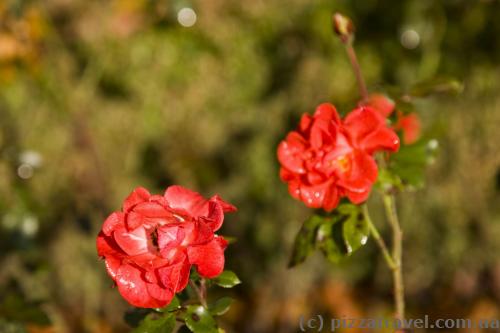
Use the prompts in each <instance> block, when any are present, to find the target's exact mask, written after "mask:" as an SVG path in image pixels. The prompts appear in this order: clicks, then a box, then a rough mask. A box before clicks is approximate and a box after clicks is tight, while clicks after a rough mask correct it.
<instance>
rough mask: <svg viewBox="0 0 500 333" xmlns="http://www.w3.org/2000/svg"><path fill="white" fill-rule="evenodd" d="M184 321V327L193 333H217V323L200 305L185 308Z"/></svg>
mask: <svg viewBox="0 0 500 333" xmlns="http://www.w3.org/2000/svg"><path fill="white" fill-rule="evenodd" d="M184 320H185V322H186V326H187V327H188V328H189V329H190V330H191V332H194V333H218V332H219V330H218V328H217V322H216V321H215V319H214V318H213V317H212V315H211V314H210V312H208V310H207V309H205V308H204V307H203V306H201V305H190V306H188V307H187V312H186V314H185V317H184Z"/></svg>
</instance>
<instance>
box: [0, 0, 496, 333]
mask: <svg viewBox="0 0 500 333" xmlns="http://www.w3.org/2000/svg"><path fill="white" fill-rule="evenodd" d="M185 7H190V8H192V9H193V10H194V13H196V22H194V25H193V26H191V27H185V26H183V25H181V24H180V23H179V21H180V22H181V23H183V24H184V25H191V24H193V21H194V17H193V13H192V12H190V11H187V12H186V11H184V12H183V15H179V16H178V13H180V11H181V9H183V8H185ZM336 10H341V11H343V12H346V13H347V14H349V15H350V16H351V17H352V18H353V21H354V22H355V23H356V26H357V33H356V44H355V45H356V48H357V50H358V52H359V58H360V62H361V66H362V69H363V71H364V74H365V76H366V79H367V82H368V85H369V87H370V90H371V91H378V90H385V89H387V91H390V90H391V89H392V88H393V87H402V88H403V89H404V91H408V90H410V89H411V87H413V86H414V84H417V83H419V82H425V81H426V80H429V79H431V78H433V77H435V76H437V75H438V74H439V75H440V76H442V77H448V76H449V77H457V78H458V79H459V80H460V81H461V82H463V83H464V89H463V93H462V94H461V95H460V96H459V97H439V98H434V99H425V100H424V99H416V111H417V112H418V113H419V114H420V116H421V117H422V119H423V127H424V129H425V130H426V132H425V133H424V134H425V135H424V137H425V138H426V139H431V138H432V139H436V140H437V142H438V143H439V146H440V148H439V156H438V158H436V162H435V163H434V164H433V166H432V167H431V168H430V171H429V172H428V173H427V174H426V178H427V181H426V183H427V184H428V186H427V187H426V188H425V189H423V190H420V191H418V192H414V193H405V194H403V196H404V198H401V199H404V200H400V203H401V204H400V207H399V210H400V212H401V215H402V221H403V225H404V228H405V244H406V245H405V254H406V256H405V279H406V281H407V293H408V306H409V314H410V315H413V316H417V315H419V314H423V313H427V314H429V315H430V316H431V317H432V316H434V317H460V316H467V317H471V318H484V317H495V316H496V317H498V316H499V315H500V306H498V303H499V301H500V257H499V256H498V253H500V242H499V241H498V240H499V239H500V208H499V207H500V146H499V145H498V142H499V141H500V131H498V124H500V96H499V94H498V92H499V91H500V83H499V82H498V81H499V80H498V78H499V77H500V63H499V61H498V60H499V59H500V37H499V36H500V20H498V14H499V13H500V2H499V1H496V0H489V1H486V0H483V1H480V0H446V1H434V0H405V1H388V0H351V1H347V0H337V1H323V0H321V1H308V0H291V1H287V2H286V3H285V2H283V1H278V0H267V1H262V0H255V1H222V0H210V1H206V0H198V1H194V0H193V1H187V0H168V1H167V0H157V1H154V0H110V1H85V0H72V1H70V0H31V1H27V0H26V1H21V0H6V1H2V2H0V250H1V251H0V264H1V267H2V269H1V270H0V331H2V332H3V331H6V332H23V331H26V330H27V331H29V332H121V331H126V330H127V325H126V323H125V321H124V320H123V313H124V311H125V310H126V309H127V305H126V304H125V303H124V301H123V300H122V299H121V298H120V297H119V295H118V292H117V291H116V290H114V289H113V288H111V282H110V281H111V280H110V279H109V278H108V277H107V276H106V273H105V269H104V264H103V263H102V262H100V261H98V260H97V258H96V251H95V243H94V242H95V236H96V233H97V230H98V229H99V225H100V224H101V223H102V221H103V219H104V218H105V217H106V214H107V213H108V212H110V211H112V210H115V209H116V208H117V206H118V205H119V202H120V201H121V200H122V199H123V198H124V197H125V196H126V195H127V194H128V193H129V191H130V190H131V189H133V188H134V187H135V186H137V185H144V186H146V187H148V188H152V189H156V190H157V191H158V192H160V191H162V189H164V188H165V187H166V186H167V185H169V184H175V183H177V184H181V185H184V186H187V187H189V188H193V189H198V190H200V191H201V192H203V193H204V194H205V195H209V194H212V193H220V194H221V195H222V196H223V197H224V198H225V199H227V200H228V201H229V202H231V203H235V204H236V205H237V206H238V207H239V213H238V214H236V215H234V216H231V217H229V218H228V221H227V223H225V225H224V228H223V230H222V231H221V233H222V234H227V235H231V236H236V237H237V239H238V240H237V242H236V243H234V244H232V245H231V246H230V247H229V248H228V250H227V265H228V268H230V269H231V270H234V271H235V272H237V273H238V275H239V276H240V277H241V279H242V280H243V281H244V284H242V286H238V287H236V288H235V292H234V295H233V296H234V298H235V299H236V301H235V302H234V304H233V305H232V307H231V310H230V311H229V312H228V313H226V314H225V315H224V316H223V317H222V319H221V320H222V322H221V325H222V326H223V327H225V328H226V329H227V331H228V332H294V331H297V329H298V318H299V317H300V315H304V316H307V315H309V314H311V313H325V314H328V315H329V316H336V317H340V316H341V315H346V316H353V317H356V316H357V317H362V316H369V315H371V316H379V315H387V314H388V311H389V309H390V302H391V295H390V293H391V290H390V274H389V272H387V271H386V269H385V266H384V264H383V262H382V261H381V260H382V259H381V257H380V256H379V255H378V252H377V250H376V247H375V245H374V244H373V242H372V241H369V242H368V244H367V246H365V247H362V248H360V249H358V250H357V251H356V252H355V253H354V254H353V256H356V257H357V258H356V259H357V260H352V262H351V261H349V260H347V261H346V262H345V263H344V264H342V265H343V266H342V267H341V268H338V267H336V266H328V265H325V261H324V260H322V258H320V257H319V256H313V257H312V258H310V259H309V260H307V262H306V263H305V264H304V265H301V266H299V267H297V268H294V269H287V260H288V259H289V257H288V256H289V253H290V251H291V249H292V244H293V236H294V235H295V234H296V232H297V231H298V229H299V228H300V222H301V221H303V220H304V219H305V218H306V216H307V215H308V214H309V213H308V211H307V209H305V208H304V207H303V205H300V204H299V203H297V202H295V201H293V200H292V199H291V198H290V197H289V195H288V194H287V189H286V186H285V185H284V184H281V183H280V180H279V177H278V164H277V161H276V157H275V148H276V145H277V143H278V142H279V140H280V139H282V137H283V135H284V134H285V133H286V132H287V131H288V130H290V129H291V127H292V126H294V125H293V124H295V123H296V122H297V120H298V118H299V117H300V115H301V114H302V113H303V112H312V110H313V109H314V107H315V106H316V105H317V104H319V103H321V102H325V101H331V102H334V103H335V104H336V105H337V106H338V107H339V109H340V110H343V111H346V110H349V109H351V108H352V107H353V106H354V105H355V103H356V101H357V99H358V96H357V92H356V84H355V81H354V76H353V74H352V72H351V69H350V67H349V63H348V60H347V58H346V56H345V54H344V51H343V49H342V46H341V45H340V43H339V42H338V41H337V40H336V39H335V38H334V37H332V32H331V22H330V19H331V17H330V16H331V13H332V12H333V11H336ZM370 205H372V206H373V208H374V210H376V208H377V207H378V206H379V205H380V203H379V202H377V201H374V202H370ZM373 217H374V220H375V221H376V224H378V225H379V226H380V227H381V229H383V223H382V222H383V221H382V220H380V219H381V218H382V215H381V214H380V215H379V216H377V214H374V216H373ZM383 233H384V236H387V235H386V234H385V231H384V232H383ZM216 296H217V295H213V297H214V300H215V299H216Z"/></svg>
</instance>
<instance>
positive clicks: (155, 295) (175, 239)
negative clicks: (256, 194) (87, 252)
mask: <svg viewBox="0 0 500 333" xmlns="http://www.w3.org/2000/svg"><path fill="white" fill-rule="evenodd" d="M235 210H236V208H235V207H234V206H232V205H230V204H228V203H226V202H224V201H223V200H222V199H220V198H219V196H214V197H212V198H210V199H209V200H206V199H204V198H203V197H202V196H201V195H200V194H198V193H196V192H192V191H190V190H188V189H185V188H183V187H181V186H171V187H169V188H167V190H166V191H165V194H164V195H163V196H161V195H151V194H150V193H149V192H148V191H147V190H146V189H144V188H141V187H139V188H137V189H135V190H134V191H133V192H132V193H131V194H130V195H129V196H128V197H127V199H125V202H124V203H123V209H122V211H121V212H114V213H112V214H111V215H110V216H109V217H108V218H107V219H106V221H104V224H103V226H102V230H101V232H100V233H99V235H98V236H97V252H98V254H99V256H100V257H103V258H104V259H105V262H106V269H107V271H108V274H109V275H110V276H111V278H112V279H113V280H114V281H115V283H116V285H117V286H118V290H119V291H120V294H121V295H122V296H123V297H124V298H125V299H126V300H127V301H128V302H129V303H130V304H132V305H134V306H137V307H144V308H154V307H163V306H165V305H167V304H168V303H170V301H171V300H172V298H173V297H174V295H175V293H177V292H180V291H181V290H183V289H184V288H185V287H186V284H187V283H188V281H189V272H190V269H191V266H192V265H195V266H196V268H197V270H198V272H199V274H200V275H201V276H203V277H207V278H213V277H215V276H217V275H219V274H220V273H221V272H222V271H223V269H224V249H225V247H226V245H227V242H226V240H224V238H222V237H220V236H217V235H216V234H215V232H216V231H217V230H218V229H219V228H220V227H221V225H222V222H223V220H224V213H225V212H232V211H235Z"/></svg>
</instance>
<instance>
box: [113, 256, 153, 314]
mask: <svg viewBox="0 0 500 333" xmlns="http://www.w3.org/2000/svg"><path fill="white" fill-rule="evenodd" d="M141 275H142V272H141V270H140V269H139V268H138V267H136V266H133V265H128V264H127V265H122V266H120V267H119V268H118V270H117V272H116V284H117V286H118V291H119V292H120V294H121V295H122V296H123V298H125V300H127V302H129V303H130V304H132V305H133V306H137V307H140V308H157V307H161V306H163V303H162V302H160V301H158V300H157V299H155V298H153V297H151V295H150V294H149V292H148V289H147V286H146V282H145V281H144V280H143V279H142V277H141Z"/></svg>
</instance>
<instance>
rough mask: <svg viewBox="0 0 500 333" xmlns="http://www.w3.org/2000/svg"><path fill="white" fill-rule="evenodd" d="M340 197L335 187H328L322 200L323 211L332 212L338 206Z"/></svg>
mask: <svg viewBox="0 0 500 333" xmlns="http://www.w3.org/2000/svg"><path fill="white" fill-rule="evenodd" d="M339 201H340V196H339V194H338V190H337V187H336V186H329V187H328V189H327V191H326V193H325V199H324V200H323V209H324V210H326V211H327V212H330V211H332V210H333V209H334V208H336V207H337V206H338V204H339Z"/></svg>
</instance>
